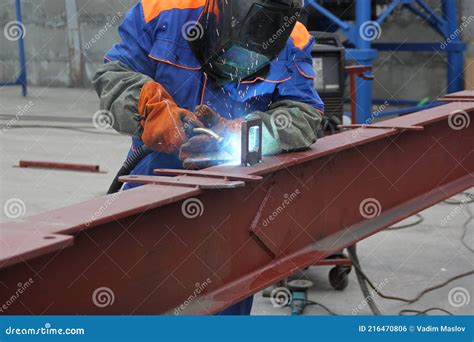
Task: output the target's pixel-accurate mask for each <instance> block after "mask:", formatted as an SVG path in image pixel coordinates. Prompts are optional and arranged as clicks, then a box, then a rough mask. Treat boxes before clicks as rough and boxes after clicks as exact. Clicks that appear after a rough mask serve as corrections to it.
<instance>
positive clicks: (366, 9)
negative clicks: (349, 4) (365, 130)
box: [354, 0, 374, 123]
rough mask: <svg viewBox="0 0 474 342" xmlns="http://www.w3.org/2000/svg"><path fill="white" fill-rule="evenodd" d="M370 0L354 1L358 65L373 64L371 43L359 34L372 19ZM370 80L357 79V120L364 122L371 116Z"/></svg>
mask: <svg viewBox="0 0 474 342" xmlns="http://www.w3.org/2000/svg"><path fill="white" fill-rule="evenodd" d="M371 9H372V0H357V1H356V22H355V26H356V27H355V35H354V36H355V39H356V44H355V45H356V49H358V50H359V53H358V54H357V55H358V56H357V60H356V61H357V63H359V64H360V65H373V62H374V60H373V58H372V54H371V51H370V50H371V49H372V44H371V42H370V40H368V39H364V37H363V35H361V34H360V28H361V27H362V26H363V25H364V24H365V23H366V22H368V21H371V20H372V13H371V12H372V11H371ZM372 91H373V89H372V82H371V81H365V80H362V79H358V80H357V121H358V123H365V122H368V120H369V119H370V118H371V116H372Z"/></svg>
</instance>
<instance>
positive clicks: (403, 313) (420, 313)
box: [398, 308, 454, 316]
mask: <svg viewBox="0 0 474 342" xmlns="http://www.w3.org/2000/svg"><path fill="white" fill-rule="evenodd" d="M431 311H441V312H444V313H445V314H448V315H449V316H454V314H453V313H451V312H449V311H448V310H445V309H443V308H430V309H426V310H423V311H419V310H414V309H405V310H402V311H400V312H399V313H398V315H399V316H408V314H415V315H414V316H426V314H427V313H429V312H431Z"/></svg>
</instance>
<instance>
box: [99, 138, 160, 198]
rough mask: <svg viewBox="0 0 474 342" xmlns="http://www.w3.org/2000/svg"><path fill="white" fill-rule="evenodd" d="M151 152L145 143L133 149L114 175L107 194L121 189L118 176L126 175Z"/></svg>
mask: <svg viewBox="0 0 474 342" xmlns="http://www.w3.org/2000/svg"><path fill="white" fill-rule="evenodd" d="M151 153H153V150H152V149H150V148H148V147H146V146H145V145H142V146H140V147H139V148H137V149H136V150H135V151H133V152H132V153H131V154H130V155H129V157H128V158H127V160H125V163H124V164H123V165H122V168H121V169H120V170H119V172H118V173H117V175H116V176H115V178H114V180H113V182H112V184H111V185H110V188H109V191H107V195H111V194H115V193H117V192H119V191H120V189H122V186H123V183H122V182H120V180H119V179H120V177H122V176H128V175H130V173H131V172H132V171H133V169H135V168H136V167H137V165H138V164H139V163H140V162H141V161H142V160H143V159H145V157H146V156H148V155H149V154H151Z"/></svg>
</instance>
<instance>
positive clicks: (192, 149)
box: [179, 134, 220, 162]
mask: <svg viewBox="0 0 474 342" xmlns="http://www.w3.org/2000/svg"><path fill="white" fill-rule="evenodd" d="M219 150H220V146H219V142H218V141H217V140H216V139H214V138H211V137H210V136H208V135H205V134H199V135H196V136H194V137H192V138H190V139H189V141H188V142H187V143H185V144H184V145H183V146H181V149H180V151H179V159H180V160H181V161H183V162H184V161H185V160H186V159H194V158H205V157H206V155H210V154H215V153H218V152H219Z"/></svg>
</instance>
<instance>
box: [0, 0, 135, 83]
mask: <svg viewBox="0 0 474 342" xmlns="http://www.w3.org/2000/svg"><path fill="white" fill-rule="evenodd" d="M76 2H77V19H78V24H79V37H80V40H81V45H82V48H81V50H82V51H81V59H80V73H81V77H82V82H81V85H83V86H87V85H88V84H89V80H90V78H91V76H92V75H93V74H94V70H95V69H96V68H97V66H98V65H100V64H101V63H102V61H103V55H104V53H105V52H106V51H107V50H108V49H109V48H110V47H111V46H112V45H113V44H114V43H115V42H117V40H118V34H117V27H118V25H119V24H120V23H121V21H122V19H123V15H124V14H125V13H126V12H127V9H128V8H129V7H130V6H132V5H133V4H134V3H136V1H133V0H95V1H89V0H77V1H76ZM22 10H23V21H24V24H25V28H26V36H25V45H26V54H27V61H28V82H29V83H30V84H32V85H42V86H73V85H77V84H75V83H74V82H73V81H74V79H73V75H72V73H73V70H71V68H72V65H71V63H70V62H71V59H72V58H71V56H72V54H74V52H72V51H71V47H70V44H69V43H71V39H70V37H69V36H68V25H67V12H66V5H65V0H45V1H37V0H22ZM12 20H15V12H14V1H13V0H0V28H1V29H2V30H0V80H2V81H9V80H10V81H11V80H14V79H15V78H16V76H17V74H18V55H17V54H18V50H17V44H16V43H15V42H11V41H9V40H7V39H6V37H5V35H4V34H3V28H4V27H5V26H6V25H7V24H8V23H9V22H11V21H12Z"/></svg>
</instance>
